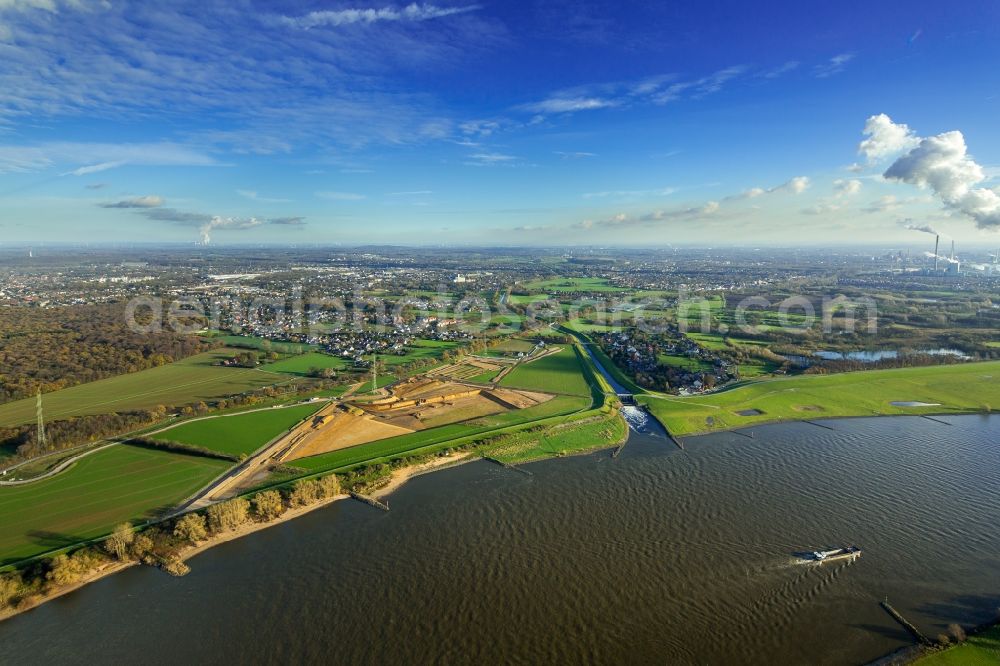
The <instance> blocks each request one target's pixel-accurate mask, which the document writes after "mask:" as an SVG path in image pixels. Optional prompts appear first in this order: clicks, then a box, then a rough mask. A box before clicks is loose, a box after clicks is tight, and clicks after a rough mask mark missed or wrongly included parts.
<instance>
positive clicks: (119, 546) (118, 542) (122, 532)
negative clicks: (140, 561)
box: [104, 523, 135, 561]
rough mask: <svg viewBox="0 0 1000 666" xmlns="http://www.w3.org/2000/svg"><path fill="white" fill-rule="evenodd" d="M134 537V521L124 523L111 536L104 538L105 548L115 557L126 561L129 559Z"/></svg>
mask: <svg viewBox="0 0 1000 666" xmlns="http://www.w3.org/2000/svg"><path fill="white" fill-rule="evenodd" d="M134 539H135V533H134V532H133V531H132V523H122V524H121V525H119V526H118V527H116V528H115V531H114V532H112V533H111V536H109V537H108V538H107V539H105V540H104V549H105V550H106V551H108V552H109V553H110V554H112V555H114V556H115V558H117V559H119V560H121V561H125V560H126V559H128V547H129V546H130V545H131V544H132V541H133V540H134Z"/></svg>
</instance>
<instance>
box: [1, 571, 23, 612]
mask: <svg viewBox="0 0 1000 666" xmlns="http://www.w3.org/2000/svg"><path fill="white" fill-rule="evenodd" d="M20 593H21V577H20V576H19V575H17V574H8V575H5V576H0V608H6V607H7V606H13V605H14V601H15V600H16V599H17V596H18V595H19V594H20Z"/></svg>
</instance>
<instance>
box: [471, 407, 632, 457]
mask: <svg viewBox="0 0 1000 666" xmlns="http://www.w3.org/2000/svg"><path fill="white" fill-rule="evenodd" d="M627 433H628V425H627V424H626V423H625V420H624V419H623V418H622V417H621V415H620V414H617V413H613V414H607V415H602V416H594V417H591V419H589V420H586V421H584V422H581V423H579V424H577V423H574V422H573V421H569V422H567V423H564V424H556V425H554V426H551V427H545V428H542V429H539V430H535V429H533V428H528V429H525V430H521V431H517V432H513V433H510V434H505V435H499V436H497V437H496V438H495V441H490V442H489V443H486V444H484V445H483V446H481V447H479V452H480V453H481V454H482V455H484V456H488V457H490V458H494V459H496V460H500V461H502V462H506V463H523V462H529V461H532V460H538V459H540V458H549V457H552V456H559V455H567V454H570V453H580V452H584V451H590V450H593V449H598V448H606V447H608V446H611V445H613V444H616V443H618V442H620V441H622V439H624V438H625V435H626V434H627Z"/></svg>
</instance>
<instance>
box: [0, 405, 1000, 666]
mask: <svg viewBox="0 0 1000 666" xmlns="http://www.w3.org/2000/svg"><path fill="white" fill-rule="evenodd" d="M946 420H947V421H949V422H950V423H952V424H953V425H950V426H948V425H942V424H939V423H935V422H933V421H929V420H927V419H923V418H919V417H896V418H864V419H847V420H837V421H828V422H827V423H828V424H829V425H831V426H832V427H833V428H834V430H826V429H822V428H818V427H816V426H814V425H809V424H784V425H774V426H765V427H757V428H755V438H754V439H749V438H747V437H744V436H740V435H738V434H734V433H723V434H715V435H709V436H703V437H696V438H689V439H687V440H685V447H686V450H685V451H680V450H678V449H676V447H674V446H673V445H671V444H670V443H669V441H668V440H666V439H665V438H663V437H662V435H659V434H658V433H656V432H655V431H653V432H646V433H633V434H632V437H631V439H630V441H629V443H628V445H627V446H626V447H625V449H624V451H623V452H622V453H621V455H620V456H619V457H618V458H617V459H612V458H611V457H610V453H609V452H608V451H601V452H598V453H595V454H592V455H586V456H578V457H572V458H565V459H558V460H549V461H543V462H539V463H534V464H531V465H528V466H526V468H527V469H529V470H530V471H531V472H532V475H531V476H526V475H523V474H518V473H517V472H514V471H511V470H505V469H503V468H500V467H498V466H495V465H492V464H490V463H486V462H475V463H469V464H466V465H462V466H459V467H456V468H453V469H449V470H444V471H441V472H436V473H434V474H429V475H425V476H422V477H418V478H416V479H414V480H412V481H411V482H409V483H407V484H406V485H405V486H404V487H403V488H402V489H400V490H399V491H397V492H396V493H394V494H393V495H392V497H391V501H390V504H391V506H392V511H391V512H389V513H384V512H381V511H377V510H375V509H373V508H371V507H369V506H366V505H364V504H361V503H358V502H350V501H344V502H338V503H336V504H335V505H332V506H330V507H328V508H325V509H321V510H317V511H315V512H313V513H311V514H309V515H307V516H304V517H302V518H299V519H297V520H294V521H290V522H288V523H284V524H281V525H278V526H275V527H273V528H270V529H267V530H264V531H262V532H259V533H256V534H253V535H251V536H248V537H246V538H243V539H240V540H238V541H234V542H230V543H226V544H223V545H220V546H218V547H216V548H213V549H211V550H209V551H207V552H205V553H203V554H201V555H199V556H198V557H196V558H194V559H193V560H191V561H190V564H191V566H192V572H191V573H190V574H189V575H188V576H186V577H184V578H172V577H170V576H167V575H165V574H163V573H161V572H159V571H157V570H154V569H149V568H135V569H131V570H128V571H125V572H123V573H121V574H118V575H115V576H112V577H109V578H106V579H104V580H101V581H99V582H97V583H95V584H92V585H90V586H87V587H85V588H83V589H81V590H79V591H77V592H75V593H73V594H70V595H68V596H66V597H63V598H60V599H57V600H55V601H53V602H50V603H47V604H44V605H43V606H41V607H39V608H37V609H35V610H33V611H30V612H28V613H26V614H24V615H21V616H19V617H16V618H13V619H12V620H10V621H7V622H4V623H2V624H0V662H2V663H5V664H8V663H9V664H29V663H48V664H53V663H94V662H95V661H98V660H99V661H101V662H104V663H136V662H140V661H141V662H143V663H150V664H159V663H162V664H167V663H179V662H184V663H192V664H202V663H223V662H225V663H271V664H281V663H351V664H360V663H367V664H386V663H430V662H436V663H469V662H476V663H500V662H505V663H529V662H530V663H539V662H544V663H566V662H581V661H586V662H590V663H613V662H614V663H621V662H631V663H667V662H669V663H727V664H735V663H769V664H804V663H810V664H855V663H859V662H863V661H865V660H868V659H872V658H874V657H877V656H879V655H881V654H884V653H886V652H889V651H891V650H893V649H895V648H898V647H900V646H903V645H906V644H908V643H909V642H910V639H909V637H908V636H907V635H906V634H905V633H904V632H903V631H902V629H901V628H900V627H898V626H897V625H895V624H894V623H893V621H892V620H891V619H890V618H889V617H888V616H887V615H886V614H885V613H884V612H883V611H882V610H881V609H880V608H879V606H878V601H879V600H881V599H883V598H884V597H886V596H887V597H888V598H889V599H890V601H891V602H892V603H893V605H894V606H895V607H896V608H897V609H899V610H900V611H901V612H902V613H903V614H904V615H906V616H907V618H908V619H910V620H911V621H912V622H914V623H915V624H917V625H918V626H919V627H920V628H921V629H922V630H923V631H924V632H925V633H928V634H930V635H936V634H938V633H940V632H942V631H944V628H945V626H946V625H947V624H948V623H949V622H962V623H966V624H973V623H979V622H984V621H986V620H988V619H990V618H992V617H993V616H994V613H995V609H996V608H997V607H998V606H1000V521H998V520H997V519H996V516H997V515H1000V444H998V443H1000V417H997V416H993V417H985V416H961V417H947V418H946ZM842 543H855V544H857V545H859V546H861V547H862V548H863V549H864V554H863V556H862V557H861V558H860V559H859V560H858V561H857V562H855V563H852V564H843V563H842V564H832V565H822V566H816V565H803V564H797V563H796V561H795V559H794V558H793V556H792V553H793V552H795V551H799V550H803V549H813V548H818V547H821V546H826V545H835V544H842Z"/></svg>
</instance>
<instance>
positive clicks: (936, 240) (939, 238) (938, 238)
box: [934, 235, 941, 273]
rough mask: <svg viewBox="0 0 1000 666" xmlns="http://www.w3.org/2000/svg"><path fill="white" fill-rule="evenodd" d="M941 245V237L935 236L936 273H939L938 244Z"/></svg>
mask: <svg viewBox="0 0 1000 666" xmlns="http://www.w3.org/2000/svg"><path fill="white" fill-rule="evenodd" d="M940 243H941V236H938V235H935V236H934V272H935V273H937V266H938V244H940Z"/></svg>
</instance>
